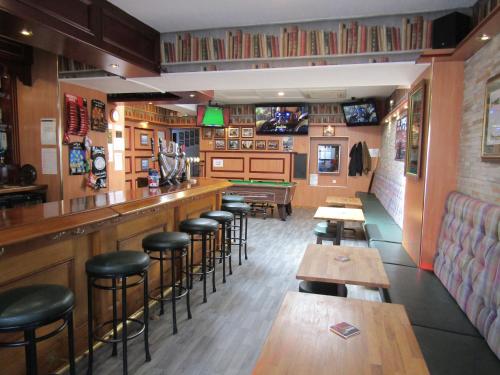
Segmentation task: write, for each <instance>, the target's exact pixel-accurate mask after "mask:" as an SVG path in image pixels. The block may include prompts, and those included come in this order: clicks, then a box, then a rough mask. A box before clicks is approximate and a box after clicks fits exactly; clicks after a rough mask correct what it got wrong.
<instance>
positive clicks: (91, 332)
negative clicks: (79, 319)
mask: <svg viewBox="0 0 500 375" xmlns="http://www.w3.org/2000/svg"><path fill="white" fill-rule="evenodd" d="M87 316H88V318H87V327H88V332H87V334H88V345H89V348H88V349H89V357H88V368H87V374H88V375H92V365H93V362H94V324H93V323H94V317H93V308H92V278H91V277H90V276H87Z"/></svg>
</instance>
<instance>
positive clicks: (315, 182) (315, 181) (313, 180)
mask: <svg viewBox="0 0 500 375" xmlns="http://www.w3.org/2000/svg"><path fill="white" fill-rule="evenodd" d="M309 185H312V186H316V185H318V174H317V173H311V174H309Z"/></svg>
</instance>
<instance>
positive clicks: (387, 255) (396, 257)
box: [370, 241, 417, 268]
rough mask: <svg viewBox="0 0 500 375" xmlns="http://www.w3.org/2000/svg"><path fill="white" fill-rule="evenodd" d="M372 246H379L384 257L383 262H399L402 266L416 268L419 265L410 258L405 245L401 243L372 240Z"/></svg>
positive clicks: (381, 256)
mask: <svg viewBox="0 0 500 375" xmlns="http://www.w3.org/2000/svg"><path fill="white" fill-rule="evenodd" d="M370 247H374V248H377V249H378V251H379V253H380V258H382V263H388V264H397V265H400V266H406V267H413V268H416V267H417V265H416V264H415V262H414V261H413V260H412V259H411V258H410V256H409V255H408V253H407V252H406V250H405V248H404V247H403V245H401V244H399V243H392V242H383V241H370Z"/></svg>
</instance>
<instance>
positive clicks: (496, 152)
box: [481, 74, 500, 159]
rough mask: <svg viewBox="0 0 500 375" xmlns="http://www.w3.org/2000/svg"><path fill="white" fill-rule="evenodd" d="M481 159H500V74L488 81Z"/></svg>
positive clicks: (485, 96)
mask: <svg viewBox="0 0 500 375" xmlns="http://www.w3.org/2000/svg"><path fill="white" fill-rule="evenodd" d="M481 157H482V158H484V159H500V74H497V75H496V76H494V77H491V78H490V79H488V81H486V89H485V95H484V122H483V139H482V142H481Z"/></svg>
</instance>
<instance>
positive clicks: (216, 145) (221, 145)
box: [214, 139, 226, 150]
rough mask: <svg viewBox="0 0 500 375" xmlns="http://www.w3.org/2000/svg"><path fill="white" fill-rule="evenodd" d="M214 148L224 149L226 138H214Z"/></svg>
mask: <svg viewBox="0 0 500 375" xmlns="http://www.w3.org/2000/svg"><path fill="white" fill-rule="evenodd" d="M214 149H215V150H225V149H226V140H225V139H216V140H215V141H214Z"/></svg>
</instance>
